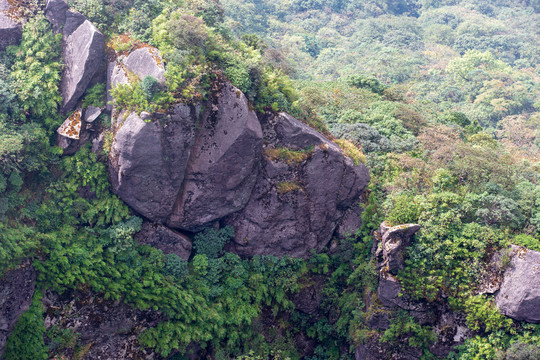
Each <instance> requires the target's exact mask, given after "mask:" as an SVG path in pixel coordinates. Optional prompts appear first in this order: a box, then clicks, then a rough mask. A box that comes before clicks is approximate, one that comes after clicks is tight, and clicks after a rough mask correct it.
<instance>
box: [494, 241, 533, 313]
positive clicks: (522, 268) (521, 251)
mask: <svg viewBox="0 0 540 360" xmlns="http://www.w3.org/2000/svg"><path fill="white" fill-rule="evenodd" d="M510 259H511V260H510V265H509V266H508V268H507V269H506V271H505V272H504V277H503V281H502V284H501V287H500V290H499V292H498V293H497V295H496V297H495V301H496V304H497V306H498V307H499V309H500V310H501V312H502V313H503V314H505V315H507V316H509V317H511V318H513V319H516V320H521V321H526V322H530V323H540V252H538V251H533V250H528V249H526V248H523V247H519V246H512V247H511V252H510Z"/></svg>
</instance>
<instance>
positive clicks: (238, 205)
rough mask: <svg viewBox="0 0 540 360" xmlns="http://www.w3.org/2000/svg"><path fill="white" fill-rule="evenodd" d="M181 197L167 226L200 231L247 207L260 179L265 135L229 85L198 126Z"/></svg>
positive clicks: (244, 103) (238, 95) (227, 84)
mask: <svg viewBox="0 0 540 360" xmlns="http://www.w3.org/2000/svg"><path fill="white" fill-rule="evenodd" d="M198 126H199V130H198V131H197V135H196V139H195V143H194V144H193V148H192V150H191V157H190V160H189V164H188V168H187V173H186V178H185V180H184V184H183V186H182V191H181V193H180V196H179V197H178V200H177V202H176V205H175V207H174V210H173V213H172V214H171V217H170V218H169V221H168V224H169V226H171V227H174V228H181V229H186V230H190V231H198V230H201V229H202V228H204V227H205V226H207V225H208V224H210V223H211V222H213V221H215V220H219V219H221V218H222V217H224V216H226V215H229V214H231V213H234V212H236V211H239V210H241V209H242V208H244V206H245V205H246V204H247V202H248V200H249V198H250V195H251V192H252V190H253V187H254V185H255V181H256V180H257V175H258V165H259V164H258V162H259V159H260V156H261V150H262V131H261V126H260V123H259V121H258V119H257V116H256V115H255V112H254V111H253V110H250V108H249V105H248V101H247V99H246V97H245V96H244V94H242V93H241V92H240V90H238V89H237V88H235V87H234V86H232V85H231V84H229V83H226V84H224V85H223V88H222V89H221V90H220V91H219V92H218V93H217V94H216V97H215V99H213V102H212V104H207V106H206V111H205V112H204V113H203V114H202V120H201V121H200V123H199V124H198Z"/></svg>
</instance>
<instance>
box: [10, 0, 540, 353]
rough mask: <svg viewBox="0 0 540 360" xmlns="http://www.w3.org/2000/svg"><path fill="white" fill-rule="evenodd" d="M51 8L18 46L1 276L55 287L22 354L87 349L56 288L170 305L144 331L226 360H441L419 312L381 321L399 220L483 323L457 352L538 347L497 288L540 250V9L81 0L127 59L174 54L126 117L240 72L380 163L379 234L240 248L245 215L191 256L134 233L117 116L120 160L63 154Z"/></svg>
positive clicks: (459, 301) (130, 94)
mask: <svg viewBox="0 0 540 360" xmlns="http://www.w3.org/2000/svg"><path fill="white" fill-rule="evenodd" d="M44 5H45V4H44V3H43V2H36V3H35V4H33V5H28V6H27V13H26V15H25V16H27V17H28V19H29V20H28V21H27V22H26V23H25V24H24V27H23V34H22V40H21V43H20V44H19V45H16V46H10V47H8V48H7V50H6V51H3V52H0V129H1V130H2V131H1V134H0V164H1V167H2V172H1V173H0V217H1V219H2V222H1V223H0V272H2V273H4V274H5V273H7V272H8V271H9V270H11V269H15V268H17V267H18V266H19V264H21V262H22V261H23V259H25V258H32V259H33V264H34V267H35V268H36V270H37V272H38V276H37V289H38V290H39V291H36V293H35V295H34V301H33V303H32V305H31V307H30V309H29V310H28V311H27V312H26V313H25V314H24V315H23V316H22V317H21V318H20V320H19V322H18V323H17V326H16V327H15V330H14V331H13V333H12V334H11V336H10V337H9V339H8V341H7V343H6V347H5V350H4V358H5V359H47V358H61V357H60V356H63V355H65V354H70V356H73V358H79V357H77V356H84V351H86V350H85V345H86V344H84V343H83V342H82V340H81V339H80V338H79V337H78V335H77V334H76V333H70V330H69V329H61V331H60V330H59V329H58V328H53V329H52V330H51V329H48V330H46V329H45V327H44V323H43V318H44V314H43V307H42V306H41V302H40V301H39V300H40V299H41V296H43V293H42V292H43V291H47V290H52V291H55V292H58V293H60V294H63V293H71V292H76V291H92V292H93V293H95V294H96V296H98V297H101V298H104V299H113V300H118V301H123V302H125V303H127V304H129V305H130V306H132V307H134V308H137V309H141V310H154V311H159V312H160V313H161V314H163V315H164V319H165V320H164V321H162V322H160V323H159V324H158V325H157V326H155V327H152V328H149V329H147V330H145V331H144V332H142V334H141V335H140V336H139V337H138V340H139V343H140V345H141V346H142V347H145V348H148V349H152V350H153V351H156V353H157V354H160V356H163V357H167V356H169V358H174V359H183V358H184V357H183V356H184V354H185V353H187V352H189V349H192V347H193V344H197V346H198V347H200V348H201V349H202V350H201V351H203V353H204V354H205V356H208V358H212V359H286V358H289V359H299V358H305V359H311V360H323V359H350V358H354V352H355V347H356V346H358V345H360V344H365V343H367V342H369V341H371V340H372V339H376V341H377V342H378V343H380V344H384V346H385V351H387V353H386V356H389V357H388V358H390V356H392V354H399V353H400V352H402V351H403V349H405V347H407V346H408V347H413V348H416V349H418V350H419V351H420V353H421V358H423V359H435V358H436V357H435V355H433V354H432V351H431V350H432V348H430V346H431V345H432V344H433V343H434V342H435V341H436V335H435V333H434V332H433V329H432V328H431V327H430V326H427V325H420V324H419V323H418V322H417V321H416V320H415V319H414V318H413V317H411V316H410V315H409V314H408V313H407V312H405V311H396V312H395V313H392V314H391V315H389V317H390V319H391V322H390V325H389V326H388V328H387V329H385V330H374V329H372V328H371V327H370V326H369V319H370V317H371V316H372V315H373V313H374V312H377V311H378V308H377V306H378V302H377V300H376V288H377V274H376V271H375V264H374V260H373V257H372V254H371V250H372V242H373V233H374V231H375V230H377V229H378V227H379V225H380V223H381V222H382V221H386V222H387V223H388V224H390V225H399V224H404V223H417V224H420V225H421V226H422V229H421V230H420V231H419V233H417V235H416V238H415V241H414V243H413V244H412V245H411V246H410V247H409V249H408V250H407V256H406V262H405V263H406V266H405V267H404V269H403V270H401V271H400V272H399V274H398V275H397V279H399V281H400V282H401V284H402V285H403V288H404V291H405V292H406V293H407V294H409V295H411V296H412V297H413V298H414V299H415V300H418V301H423V302H425V303H429V304H440V305H441V306H446V307H449V308H450V309H451V310H452V311H455V312H458V313H460V314H462V315H463V317H464V318H465V319H466V320H465V321H466V325H467V327H468V329H469V330H470V334H471V336H470V337H469V338H468V339H467V340H466V341H465V342H464V343H463V344H462V345H460V346H459V347H457V348H456V349H454V351H452V352H451V353H450V355H448V357H447V358H448V359H463V360H468V359H471V360H472V359H537V358H539V357H540V326H539V325H533V324H527V323H524V322H519V321H514V320H512V319H510V318H508V317H506V316H504V315H502V314H501V313H500V312H499V311H498V309H497V307H496V306H495V303H494V300H493V296H491V295H486V294H483V293H481V289H480V283H481V280H482V279H483V278H485V277H486V276H487V274H488V273H489V266H488V265H489V261H490V259H491V258H492V256H493V255H494V254H495V253H497V252H498V251H499V250H501V249H505V248H507V247H508V246H509V245H510V244H516V245H521V246H525V247H527V248H528V249H530V250H536V251H540V112H539V111H540V68H539V64H540V46H539V43H540V34H539V32H538V29H540V1H538V0H520V1H511V2H509V1H502V0H491V1H487V0H362V1H360V0H350V1H346V0H331V1H322V0H244V1H240V0H220V1H217V0H189V1H188V0H186V1H184V0H151V1H143V0H133V1H128V0H105V1H100V0H71V1H69V5H70V6H71V7H72V8H73V9H75V10H77V11H79V12H81V13H82V14H84V15H85V16H86V17H87V18H88V19H89V20H90V21H92V22H93V23H94V24H95V25H96V26H97V28H98V29H99V30H100V31H101V32H103V34H104V35H105V37H106V48H107V52H108V56H111V54H112V55H113V56H122V55H125V54H128V53H129V52H130V51H131V50H133V49H136V48H138V47H139V46H141V44H145V45H146V44H149V45H151V46H154V47H156V48H157V49H159V51H160V53H161V54H162V56H163V59H164V61H165V63H166V72H165V78H166V82H165V86H164V87H163V88H162V87H159V86H157V85H156V82H155V81H156V80H155V79H152V78H145V79H144V80H142V81H138V82H135V83H132V84H128V85H120V86H118V87H116V88H114V89H113V90H112V94H113V97H114V100H113V103H114V106H115V107H116V108H117V109H129V110H133V111H136V112H138V113H141V112H143V111H147V112H166V111H167V110H168V109H170V107H171V106H173V105H174V104H177V103H188V104H194V103H198V102H201V101H204V100H205V99H208V97H209V96H210V94H211V93H212V91H213V84H214V82H215V81H216V79H227V80H228V81H230V82H231V83H232V84H233V85H234V86H236V87H237V88H238V89H240V90H241V91H242V92H243V93H244V94H245V95H246V96H247V98H248V99H249V101H250V104H251V106H252V108H253V109H255V110H256V111H258V112H259V114H262V113H265V112H278V111H287V112H289V113H291V114H292V115H294V116H295V117H297V118H298V119H300V120H303V121H304V122H306V123H308V124H310V125H311V126H312V127H314V128H316V129H317V130H319V131H320V132H322V133H324V134H325V135H328V136H329V137H330V138H332V139H333V140H335V141H336V142H337V143H338V144H339V145H340V146H341V147H342V148H343V151H344V152H345V153H347V154H348V155H349V156H350V157H351V158H353V160H355V161H356V162H357V163H360V162H365V164H366V166H367V167H368V168H369V170H370V173H371V181H370V185H369V190H368V191H367V192H366V194H365V197H364V200H363V203H362V204H359V206H361V207H362V208H363V209H364V211H363V213H362V227H361V229H360V230H358V231H357V233H355V234H352V235H351V236H349V237H348V238H347V239H346V240H342V241H341V242H340V243H339V245H338V246H337V248H336V249H334V248H333V249H327V250H328V251H324V252H322V253H318V254H316V253H313V254H312V256H311V257H310V258H309V259H296V258H288V257H284V258H277V257H274V256H255V257H253V258H247V259H245V258H241V257H239V256H238V255H236V254H234V253H232V252H227V251H225V250H224V249H225V245H226V244H227V242H229V241H230V239H231V238H232V237H233V234H234V229H233V228H231V227H222V228H221V229H215V228H208V229H205V230H204V231H202V232H199V233H197V234H192V235H193V246H194V253H193V254H192V255H191V257H190V259H189V260H188V261H185V260H183V259H181V258H180V257H179V256H177V255H174V254H168V255H164V254H163V252H161V251H160V250H157V249H155V248H153V247H151V246H148V245H142V246H141V245H138V244H137V242H136V241H135V240H134V238H133V236H134V235H135V234H136V233H137V232H138V231H139V230H140V229H141V224H142V222H143V220H142V219H141V217H140V216H137V214H136V213H134V211H133V210H132V209H130V208H129V207H128V206H127V205H126V204H125V203H124V202H123V201H122V200H121V199H120V198H119V197H117V196H116V195H114V194H113V193H112V190H111V184H110V181H109V173H108V170H107V166H108V163H107V156H108V154H107V149H108V148H110V142H111V141H112V136H113V135H112V134H111V133H110V132H108V129H109V128H110V124H111V121H112V120H114V119H112V120H111V116H110V114H106V113H104V114H103V115H101V117H100V118H99V121H100V124H101V125H100V126H102V128H101V130H103V132H104V138H105V140H104V143H105V146H104V148H105V151H104V152H98V153H95V152H93V151H91V150H90V146H85V147H83V148H82V149H81V150H79V151H78V152H77V153H76V154H75V155H73V156H63V154H62V149H61V148H59V147H58V146H56V129H57V128H58V127H59V126H60V125H61V124H62V122H63V121H64V118H65V116H63V115H61V114H60V112H59V108H60V106H61V103H62V96H61V94H60V90H59V85H60V80H61V76H62V69H63V64H62V36H61V35H58V34H56V35H55V34H54V32H53V31H52V28H51V25H50V24H49V22H48V21H47V20H46V18H45V16H44V15H43V7H44ZM105 89H106V86H105V80H104V79H100V80H98V81H96V82H95V83H94V84H92V87H90V88H89V89H88V90H87V91H86V93H85V95H84V96H83V98H82V104H81V105H82V107H83V108H86V107H88V106H97V107H103V106H104V105H105V102H106V90H105ZM276 156H277V155H276ZM279 156H282V157H284V156H289V157H291V156H300V160H298V161H300V162H301V161H302V160H303V158H302V157H301V156H303V155H302V154H298V153H293V154H291V153H287V154H284V155H283V154H281V155H279ZM295 161H296V160H295ZM333 243H334V242H333ZM321 279H322V280H321ZM315 282H321V284H323V285H322V286H321V287H320V288H319V291H320V292H322V294H323V296H322V300H321V304H320V306H319V307H318V311H317V312H316V313H313V314H306V313H304V312H301V311H298V310H297V309H295V305H294V302H293V296H294V295H295V294H297V293H298V292H299V291H300V290H301V289H303V288H305V287H308V286H311V285H312V284H313V283H315ZM269 324H270V325H269ZM297 337H303V338H305V339H308V340H309V342H310V343H312V344H314V346H313V349H312V351H310V352H309V353H308V354H305V353H304V350H305V349H302V348H300V347H299V346H298V344H297V343H295V340H294V339H295V338H297ZM308 340H306V342H307V341H308ZM57 356H58V357H57ZM65 356H67V355H65Z"/></svg>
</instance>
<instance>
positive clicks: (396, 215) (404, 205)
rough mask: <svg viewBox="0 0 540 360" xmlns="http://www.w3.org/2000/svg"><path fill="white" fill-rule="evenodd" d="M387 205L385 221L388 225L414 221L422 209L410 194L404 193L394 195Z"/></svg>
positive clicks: (416, 220)
mask: <svg viewBox="0 0 540 360" xmlns="http://www.w3.org/2000/svg"><path fill="white" fill-rule="evenodd" d="M388 206H389V207H390V211H389V212H388V215H387V216H386V221H387V222H388V224H389V225H390V226H396V225H400V224H412V223H416V222H418V218H419V216H420V212H421V210H422V209H421V207H420V206H419V205H418V204H417V203H416V201H415V199H414V198H413V197H412V196H410V195H408V194H404V193H402V194H398V195H396V196H394V197H393V198H392V203H391V205H388Z"/></svg>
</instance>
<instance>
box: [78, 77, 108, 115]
mask: <svg viewBox="0 0 540 360" xmlns="http://www.w3.org/2000/svg"><path fill="white" fill-rule="evenodd" d="M105 95H106V94H105V84H103V83H100V84H96V85H94V86H92V87H91V88H90V89H88V90H86V95H85V96H84V98H83V102H82V108H83V109H84V108H87V107H88V106H95V107H103V106H105V97H106V96H105Z"/></svg>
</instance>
